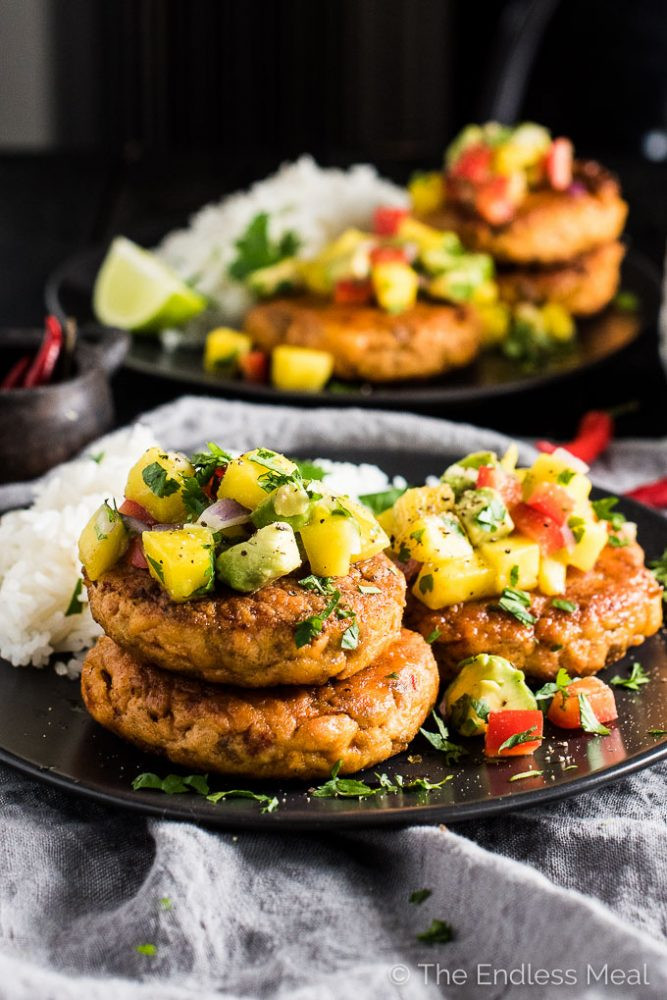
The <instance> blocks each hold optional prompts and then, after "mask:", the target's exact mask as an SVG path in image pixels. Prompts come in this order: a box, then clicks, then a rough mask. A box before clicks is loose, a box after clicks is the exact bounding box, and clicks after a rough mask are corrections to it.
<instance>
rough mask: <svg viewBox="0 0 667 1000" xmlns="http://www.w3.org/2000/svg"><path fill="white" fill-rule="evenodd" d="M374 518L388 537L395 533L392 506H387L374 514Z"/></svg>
mask: <svg viewBox="0 0 667 1000" xmlns="http://www.w3.org/2000/svg"><path fill="white" fill-rule="evenodd" d="M376 520H377V522H378V524H379V525H380V527H381V528H382V530H383V531H384V532H385V533H386V534H387V536H388V537H389V538H391V537H392V536H394V535H395V534H396V523H395V521H394V508H393V507H387V509H386V510H383V511H382V513H380V514H377V515H376Z"/></svg>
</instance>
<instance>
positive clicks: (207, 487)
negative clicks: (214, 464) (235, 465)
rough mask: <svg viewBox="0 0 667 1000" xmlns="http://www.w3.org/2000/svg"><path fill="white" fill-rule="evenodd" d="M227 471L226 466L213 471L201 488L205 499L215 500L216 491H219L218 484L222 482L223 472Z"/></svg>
mask: <svg viewBox="0 0 667 1000" xmlns="http://www.w3.org/2000/svg"><path fill="white" fill-rule="evenodd" d="M226 471H227V466H226V465H220V466H218V468H217V469H216V470H215V472H214V473H213V475H212V476H211V478H210V479H209V481H208V482H207V483H205V484H204V486H202V490H203V491H204V493H205V494H206V496H207V497H209V499H211V500H215V499H216V497H217V495H218V490H219V489H220V483H221V482H222V480H223V478H224V475H225V472H226Z"/></svg>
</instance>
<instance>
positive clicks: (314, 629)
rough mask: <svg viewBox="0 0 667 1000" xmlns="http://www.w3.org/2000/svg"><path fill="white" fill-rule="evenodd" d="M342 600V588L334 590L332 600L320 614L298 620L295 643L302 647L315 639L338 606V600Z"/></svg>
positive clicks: (299, 647) (298, 647)
mask: <svg viewBox="0 0 667 1000" xmlns="http://www.w3.org/2000/svg"><path fill="white" fill-rule="evenodd" d="M339 601H340V590H334V592H333V594H332V596H331V600H330V601H329V603H328V604H327V606H326V607H325V608H324V610H323V611H321V612H320V614H318V615H310V617H309V618H305V619H304V620H303V621H302V622H298V623H297V626H296V628H295V630H294V644H295V646H296V648H297V649H301V647H302V646H307V645H308V644H309V643H310V642H312V641H313V639H314V638H315V637H316V636H318V635H319V634H320V632H321V631H322V629H323V628H324V623H325V621H326V620H327V618H328V617H329V615H331V614H333V612H334V611H335V610H336V608H337V607H338V602H339Z"/></svg>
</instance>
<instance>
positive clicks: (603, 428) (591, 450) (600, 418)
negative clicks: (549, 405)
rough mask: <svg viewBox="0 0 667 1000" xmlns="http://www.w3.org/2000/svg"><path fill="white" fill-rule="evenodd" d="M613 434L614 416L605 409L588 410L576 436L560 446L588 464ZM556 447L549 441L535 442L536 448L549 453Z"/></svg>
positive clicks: (607, 443) (604, 448)
mask: <svg viewBox="0 0 667 1000" xmlns="http://www.w3.org/2000/svg"><path fill="white" fill-rule="evenodd" d="M613 436H614V418H613V417H612V415H611V414H610V413H607V411H606V410H590V411H589V412H588V413H585V414H584V416H583V417H582V419H581V422H580V424H579V427H578V428H577V434H576V436H575V437H574V438H573V439H572V440H571V441H568V442H566V443H565V444H563V445H561V447H562V448H565V450H566V451H569V452H570V454H571V455H574V456H575V457H576V458H580V459H581V460H582V462H586V463H588V465H590V464H591V463H592V462H594V461H595V459H596V458H598V456H599V455H601V454H602V452H603V451H605V450H606V449H607V447H608V446H609V444H610V442H611V439H612V437H613ZM557 447H558V446H557V445H555V444H552V443H551V441H538V442H537V448H538V450H539V451H545V452H547V453H549V454H550V453H551V452H552V451H555V450H556V448H557Z"/></svg>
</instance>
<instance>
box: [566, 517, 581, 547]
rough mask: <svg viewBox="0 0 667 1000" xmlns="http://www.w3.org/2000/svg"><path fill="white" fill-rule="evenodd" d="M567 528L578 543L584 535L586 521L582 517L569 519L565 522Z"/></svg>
mask: <svg viewBox="0 0 667 1000" xmlns="http://www.w3.org/2000/svg"><path fill="white" fill-rule="evenodd" d="M567 526H568V528H569V529H570V530H571V532H572V534H573V535H574V540H575V542H577V543H578V542H580V541H581V539H582V538H583V537H584V535H585V533H586V521H585V520H584V518H583V517H571V518H569V519H568V522H567Z"/></svg>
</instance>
